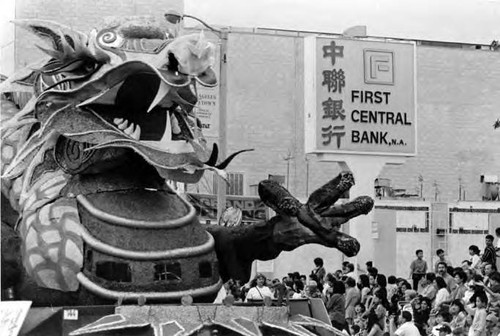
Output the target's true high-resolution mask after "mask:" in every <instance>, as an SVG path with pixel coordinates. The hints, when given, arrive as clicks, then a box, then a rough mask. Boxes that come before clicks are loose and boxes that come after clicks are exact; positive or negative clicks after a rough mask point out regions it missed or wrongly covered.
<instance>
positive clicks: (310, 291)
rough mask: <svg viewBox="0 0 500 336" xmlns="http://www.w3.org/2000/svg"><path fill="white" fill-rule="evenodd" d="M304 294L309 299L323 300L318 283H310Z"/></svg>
mask: <svg viewBox="0 0 500 336" xmlns="http://www.w3.org/2000/svg"><path fill="white" fill-rule="evenodd" d="M304 294H305V296H306V297H308V298H312V299H321V298H322V295H321V291H320V290H319V288H318V285H317V283H316V281H309V282H308V283H307V286H306V287H305V288H304Z"/></svg>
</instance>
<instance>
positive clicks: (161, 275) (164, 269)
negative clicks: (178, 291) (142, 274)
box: [154, 262, 182, 281]
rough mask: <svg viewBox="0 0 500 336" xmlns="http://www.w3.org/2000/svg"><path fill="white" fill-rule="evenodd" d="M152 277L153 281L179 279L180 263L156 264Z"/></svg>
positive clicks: (180, 276) (180, 275)
mask: <svg viewBox="0 0 500 336" xmlns="http://www.w3.org/2000/svg"><path fill="white" fill-rule="evenodd" d="M154 279H155V281H159V280H167V281H181V280H182V273H181V264H180V263H178V262H173V263H162V264H156V265H155V274H154Z"/></svg>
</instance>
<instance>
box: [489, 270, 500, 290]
mask: <svg viewBox="0 0 500 336" xmlns="http://www.w3.org/2000/svg"><path fill="white" fill-rule="evenodd" d="M489 280H490V283H489V285H490V286H489V287H490V289H491V291H492V292H493V293H500V273H498V272H493V273H490V275H489Z"/></svg>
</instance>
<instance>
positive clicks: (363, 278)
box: [358, 274, 370, 304]
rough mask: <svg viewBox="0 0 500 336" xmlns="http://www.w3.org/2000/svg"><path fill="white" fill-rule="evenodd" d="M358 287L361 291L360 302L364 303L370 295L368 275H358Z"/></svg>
mask: <svg viewBox="0 0 500 336" xmlns="http://www.w3.org/2000/svg"><path fill="white" fill-rule="evenodd" d="M358 288H359V289H360V291H361V303H363V304H366V300H367V299H368V297H369V296H370V279H369V276H368V275H366V274H360V275H359V282H358Z"/></svg>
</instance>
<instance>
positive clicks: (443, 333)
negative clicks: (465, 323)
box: [437, 324, 451, 336]
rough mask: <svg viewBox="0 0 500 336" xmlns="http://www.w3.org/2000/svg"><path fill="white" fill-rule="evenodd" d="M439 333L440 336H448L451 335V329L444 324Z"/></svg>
mask: <svg viewBox="0 0 500 336" xmlns="http://www.w3.org/2000/svg"><path fill="white" fill-rule="evenodd" d="M437 331H438V332H439V336H447V335H450V334H451V327H450V326H449V325H448V324H444V325H442V326H441V328H439V329H437Z"/></svg>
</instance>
